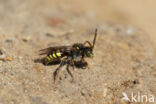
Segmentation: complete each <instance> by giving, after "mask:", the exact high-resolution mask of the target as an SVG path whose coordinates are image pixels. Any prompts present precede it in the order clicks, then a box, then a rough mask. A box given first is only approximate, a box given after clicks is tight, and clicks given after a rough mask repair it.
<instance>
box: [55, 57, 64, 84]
mask: <svg viewBox="0 0 156 104" xmlns="http://www.w3.org/2000/svg"><path fill="white" fill-rule="evenodd" d="M65 64H66V59H64V60H62V61H61V63H60V66H59V67H58V68H57V69H56V70H55V72H54V83H55V81H56V79H57V77H58V73H59V71H60V69H61V68H62V67H63V66H64V65H65Z"/></svg>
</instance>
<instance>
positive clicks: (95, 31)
mask: <svg viewBox="0 0 156 104" xmlns="http://www.w3.org/2000/svg"><path fill="white" fill-rule="evenodd" d="M97 30H98V29H97V28H96V29H95V35H94V40H93V48H94V45H95V42H96V36H97Z"/></svg>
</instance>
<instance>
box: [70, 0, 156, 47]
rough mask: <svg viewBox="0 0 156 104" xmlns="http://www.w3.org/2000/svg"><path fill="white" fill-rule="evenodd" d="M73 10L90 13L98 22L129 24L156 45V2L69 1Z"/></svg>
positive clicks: (125, 0)
mask: <svg viewBox="0 0 156 104" xmlns="http://www.w3.org/2000/svg"><path fill="white" fill-rule="evenodd" d="M68 3H69V5H70V4H71V5H72V8H73V10H75V11H77V12H80V11H83V12H89V13H90V14H93V15H95V17H96V18H97V21H98V22H100V23H101V22H102V23H103V22H113V23H118V24H128V25H133V26H136V27H138V28H140V29H142V30H143V31H144V32H147V34H148V35H149V36H150V37H151V39H152V41H153V42H154V43H155V44H156V41H155V39H156V31H155V27H156V12H155V10H156V6H155V4H156V1H155V0H77V1H72V0H68Z"/></svg>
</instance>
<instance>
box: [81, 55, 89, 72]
mask: <svg viewBox="0 0 156 104" xmlns="http://www.w3.org/2000/svg"><path fill="white" fill-rule="evenodd" d="M81 60H82V63H84V66H85V67H87V68H88V69H89V66H88V62H87V61H86V60H85V59H84V57H82V59H81Z"/></svg>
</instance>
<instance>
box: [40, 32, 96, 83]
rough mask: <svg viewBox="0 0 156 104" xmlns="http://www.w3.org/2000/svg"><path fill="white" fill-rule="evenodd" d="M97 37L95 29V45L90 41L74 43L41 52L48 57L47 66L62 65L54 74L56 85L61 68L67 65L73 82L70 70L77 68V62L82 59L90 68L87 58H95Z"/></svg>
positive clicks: (45, 61)
mask: <svg viewBox="0 0 156 104" xmlns="http://www.w3.org/2000/svg"><path fill="white" fill-rule="evenodd" d="M96 36H97V29H95V35H94V39H93V43H91V42H90V41H85V42H84V43H74V44H73V45H71V46H56V47H49V48H46V49H42V50H40V52H41V53H40V55H45V54H46V55H47V56H46V57H45V58H44V63H45V64H46V65H47V64H49V63H54V62H56V61H60V65H59V66H58V68H57V69H56V70H55V72H54V83H55V81H56V79H57V77H58V73H59V72H60V70H61V68H62V67H63V66H64V65H67V68H66V69H67V72H68V73H69V74H70V76H71V77H72V81H74V77H73V74H72V73H71V71H70V70H69V67H70V66H71V67H72V69H73V70H74V68H75V66H76V61H77V60H78V59H80V61H81V62H83V63H86V66H87V67H88V63H87V61H86V60H85V58H86V57H88V58H93V56H94V54H93V49H94V46H95V42H96Z"/></svg>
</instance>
